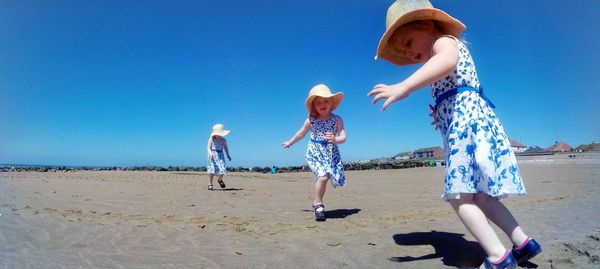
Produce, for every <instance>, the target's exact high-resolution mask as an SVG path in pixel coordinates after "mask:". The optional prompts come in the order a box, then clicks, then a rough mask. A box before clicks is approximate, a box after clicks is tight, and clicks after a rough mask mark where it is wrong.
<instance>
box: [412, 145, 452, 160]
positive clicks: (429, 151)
mask: <svg viewBox="0 0 600 269" xmlns="http://www.w3.org/2000/svg"><path fill="white" fill-rule="evenodd" d="M412 158H414V159H434V160H442V159H444V150H443V149H442V148H440V147H430V148H421V149H417V150H415V151H414V152H413V154H412Z"/></svg>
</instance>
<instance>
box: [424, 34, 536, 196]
mask: <svg viewBox="0 0 600 269" xmlns="http://www.w3.org/2000/svg"><path fill="white" fill-rule="evenodd" d="M452 38H453V39H455V40H456V42H457V43H458V49H459V57H460V58H459V60H458V63H457V65H456V69H454V71H453V72H452V73H451V74H450V75H448V76H447V77H445V78H443V79H441V80H439V81H436V82H435V83H433V84H432V91H431V93H432V95H433V98H434V99H436V98H437V97H439V96H440V95H441V94H443V93H445V92H446V91H449V90H452V89H454V88H456V87H460V86H469V87H473V88H476V89H480V84H479V79H478V78H477V73H476V71H475V65H474V64H473V59H472V58H471V54H470V53H469V51H468V50H467V47H466V46H465V44H463V43H462V42H461V41H460V40H458V39H457V38H455V37H452ZM435 115H436V122H437V124H438V127H439V129H440V131H441V133H442V136H443V138H444V150H445V152H446V173H445V191H444V194H443V195H442V198H443V199H445V200H448V199H458V198H460V193H486V194H488V195H490V196H492V197H496V198H502V197H506V196H507V195H508V194H525V193H526V191H525V186H524V185H523V181H522V179H521V176H520V175H519V168H518V166H517V160H516V158H515V154H514V153H513V152H512V150H511V148H510V142H509V140H508V137H507V136H506V134H505V133H504V128H503V127H502V124H500V121H499V120H498V118H497V117H496V115H495V113H494V111H493V110H492V108H491V107H490V106H489V104H488V103H487V102H486V101H485V100H484V99H483V98H482V97H481V95H480V94H479V93H477V92H474V91H465V92H460V93H458V94H456V95H453V96H450V97H448V98H446V99H445V100H443V101H441V102H440V103H438V104H437V111H436V114H435Z"/></svg>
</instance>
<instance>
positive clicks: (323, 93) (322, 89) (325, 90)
mask: <svg viewBox="0 0 600 269" xmlns="http://www.w3.org/2000/svg"><path fill="white" fill-rule="evenodd" d="M315 97H323V98H329V97H331V99H332V100H333V102H332V103H331V111H333V110H335V109H336V108H337V107H338V106H339V105H340V103H341V102H342V99H344V93H343V92H336V93H331V90H330V89H329V87H327V86H326V85H325V84H319V85H316V86H314V87H312V89H310V92H308V98H306V108H307V109H308V113H309V114H312V113H313V111H312V110H313V107H312V102H313V100H315Z"/></svg>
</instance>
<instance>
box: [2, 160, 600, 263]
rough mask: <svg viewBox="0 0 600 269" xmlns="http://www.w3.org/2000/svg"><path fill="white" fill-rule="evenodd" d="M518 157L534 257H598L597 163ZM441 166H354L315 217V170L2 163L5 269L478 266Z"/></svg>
mask: <svg viewBox="0 0 600 269" xmlns="http://www.w3.org/2000/svg"><path fill="white" fill-rule="evenodd" d="M520 168H521V171H522V175H523V177H524V178H525V184H526V187H527V191H528V193H529V194H528V195H526V196H521V197H515V198H508V199H506V200H503V201H504V202H505V205H506V206H507V207H508V208H509V209H510V210H511V211H512V212H513V214H514V215H515V217H516V218H517V220H518V221H519V222H520V224H521V226H522V227H523V228H524V230H525V231H526V232H527V233H528V234H530V235H531V236H533V237H535V238H536V240H538V242H540V243H541V244H542V245H543V248H544V252H543V253H542V254H540V255H539V256H538V257H536V258H534V259H533V260H532V261H531V262H530V263H528V264H527V267H529V268H535V267H538V268H600V258H599V257H600V211H599V210H598V208H600V199H599V198H600V185H599V184H600V163H599V162H597V161H591V162H578V161H569V160H566V161H562V162H560V163H552V162H522V164H521V167H520ZM442 174H443V168H441V167H440V168H412V169H400V170H370V171H349V172H347V178H348V186H346V187H344V188H338V189H333V188H331V186H328V190H327V193H326V195H325V205H326V211H327V216H328V219H327V221H326V222H321V223H317V222H315V221H314V219H313V215H312V211H311V208H310V205H311V202H312V187H313V184H312V183H313V178H312V175H311V174H309V173H286V174H259V173H230V174H228V175H227V176H226V177H225V182H226V183H227V188H226V189H220V188H219V186H218V185H215V191H213V192H209V191H207V190H206V185H207V179H206V175H205V174H204V173H198V172H179V173H178V172H112V171H111V172H92V171H81V172H49V173H41V172H19V173H1V174H0V214H2V215H1V216H0V268H324V267H326V266H327V267H330V268H341V267H345V268H462V267H465V266H468V265H476V264H479V263H481V261H482V255H483V251H482V249H481V248H480V247H479V245H478V244H477V243H476V242H475V240H474V239H473V237H472V236H470V235H469V234H468V233H467V231H466V229H465V228H464V227H463V226H462V224H461V223H460V221H459V220H458V218H457V217H456V215H455V214H454V213H453V211H452V209H451V208H450V206H449V205H448V204H447V203H446V202H444V201H442V200H441V199H440V194H441V191H442ZM215 183H216V181H215ZM497 230H498V231H499V232H500V230H499V229H497ZM501 238H502V240H503V242H504V243H505V245H506V246H507V247H508V246H509V242H508V239H507V238H506V236H502V237H501Z"/></svg>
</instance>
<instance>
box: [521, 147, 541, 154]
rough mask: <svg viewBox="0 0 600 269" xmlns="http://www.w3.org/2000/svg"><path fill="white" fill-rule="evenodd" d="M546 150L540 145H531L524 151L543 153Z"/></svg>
mask: <svg viewBox="0 0 600 269" xmlns="http://www.w3.org/2000/svg"><path fill="white" fill-rule="evenodd" d="M541 152H544V149H543V148H540V147H539V146H531V147H529V148H528V149H526V150H525V151H524V152H523V153H541Z"/></svg>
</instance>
